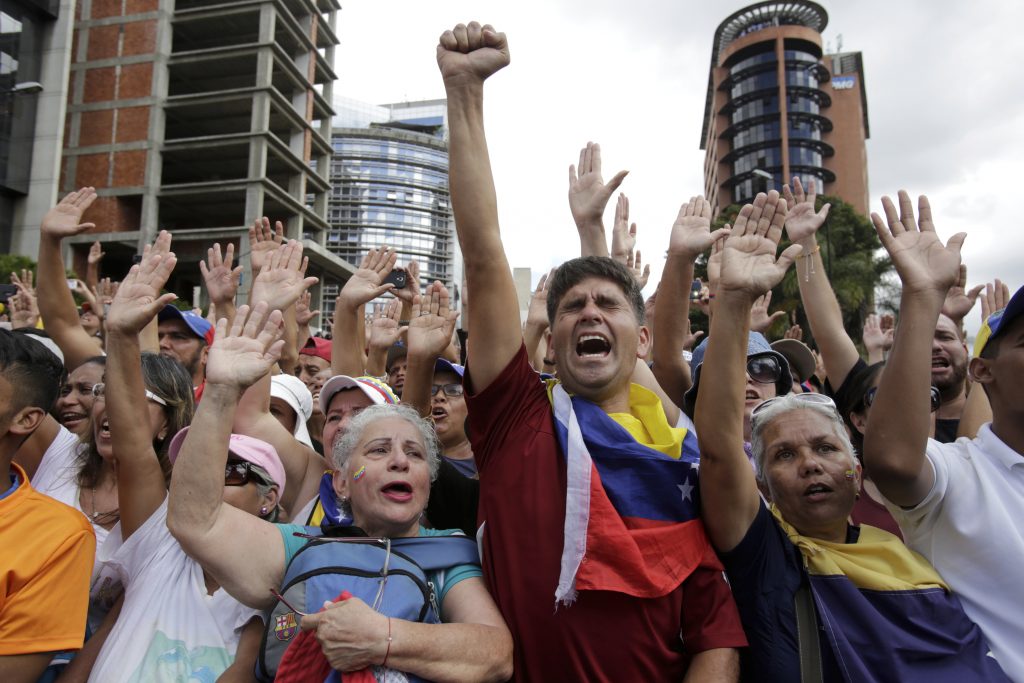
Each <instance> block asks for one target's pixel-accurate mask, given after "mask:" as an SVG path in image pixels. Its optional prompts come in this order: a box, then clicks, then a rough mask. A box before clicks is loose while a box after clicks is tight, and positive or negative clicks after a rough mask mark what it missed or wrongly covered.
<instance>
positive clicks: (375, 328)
mask: <svg viewBox="0 0 1024 683" xmlns="http://www.w3.org/2000/svg"><path fill="white" fill-rule="evenodd" d="M374 309H375V310H374V312H373V317H372V318H371V319H370V348H371V349H377V350H382V351H383V352H384V353H387V350H388V349H390V348H391V347H392V346H394V345H395V344H396V343H398V340H399V339H401V338H402V336H403V335H404V334H405V331H406V329H407V328H406V327H403V326H402V324H401V322H400V320H401V319H402V302H401V301H399V300H398V299H392V300H391V301H389V302H388V303H387V304H376V305H375V306H374Z"/></svg>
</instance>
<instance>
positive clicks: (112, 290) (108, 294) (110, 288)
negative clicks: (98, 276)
mask: <svg viewBox="0 0 1024 683" xmlns="http://www.w3.org/2000/svg"><path fill="white" fill-rule="evenodd" d="M120 285H121V283H120V282H114V281H112V280H111V279H110V278H109V277H105V278H103V279H102V280H100V281H99V282H97V283H96V292H95V293H96V302H97V303H98V304H99V306H100V309H103V308H104V307H105V306H109V305H110V304H112V303H114V297H115V296H117V288H118V287H119V286H120Z"/></svg>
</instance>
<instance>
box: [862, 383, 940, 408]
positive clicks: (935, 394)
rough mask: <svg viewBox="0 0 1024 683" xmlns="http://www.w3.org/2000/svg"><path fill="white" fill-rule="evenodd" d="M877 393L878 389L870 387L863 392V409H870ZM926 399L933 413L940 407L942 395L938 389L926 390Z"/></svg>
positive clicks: (930, 388)
mask: <svg viewBox="0 0 1024 683" xmlns="http://www.w3.org/2000/svg"><path fill="white" fill-rule="evenodd" d="M877 393H878V387H871V388H870V389H868V390H867V391H866V392H864V407H865V408H870V407H871V404H872V403H874V402H875V394H877ZM928 394H929V396H928V398H929V399H930V400H931V412H933V413H934V412H935V411H936V410H938V409H939V406H940V405H942V393H941V392H940V391H939V388H938V387H929V388H928Z"/></svg>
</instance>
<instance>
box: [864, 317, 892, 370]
mask: <svg viewBox="0 0 1024 683" xmlns="http://www.w3.org/2000/svg"><path fill="white" fill-rule="evenodd" d="M894 331H895V330H894V329H893V328H891V327H890V328H889V329H887V330H884V329H882V319H881V318H880V317H879V316H878V315H876V314H874V313H871V314H869V315H868V317H866V318H865V319H864V331H863V334H862V336H861V340H862V341H863V342H864V350H866V351H867V352H868V363H877V362H878V361H881V360H884V359H885V354H886V353H887V352H888V351H889V349H891V348H892V339H893V332H894Z"/></svg>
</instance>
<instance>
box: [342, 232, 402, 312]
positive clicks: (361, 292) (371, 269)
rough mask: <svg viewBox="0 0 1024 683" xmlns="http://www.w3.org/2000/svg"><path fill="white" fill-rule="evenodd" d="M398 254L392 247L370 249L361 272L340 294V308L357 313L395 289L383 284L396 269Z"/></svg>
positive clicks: (354, 274) (361, 265)
mask: <svg viewBox="0 0 1024 683" xmlns="http://www.w3.org/2000/svg"><path fill="white" fill-rule="evenodd" d="M397 260H398V254H397V253H395V251H394V250H393V249H391V248H390V247H387V246H384V247H380V248H379V249H370V251H369V253H367V254H366V256H364V257H363V261H362V263H360V264H359V270H357V271H356V272H355V273H353V274H352V276H351V277H350V278H349V279H348V282H346V283H345V286H344V287H342V288H341V292H340V293H339V294H338V302H337V305H338V306H343V307H344V308H345V309H346V310H349V311H355V310H356V309H358V308H359V307H360V306H363V305H364V304H366V303H367V302H369V301H373V300H374V299H376V298H377V297H379V296H381V295H383V294H384V293H385V292H390V291H392V290H393V289H394V285H392V284H382V283H383V282H384V278H386V277H387V276H388V275H389V274H390V273H391V271H392V270H393V269H394V267H395V262H396V261H397Z"/></svg>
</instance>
